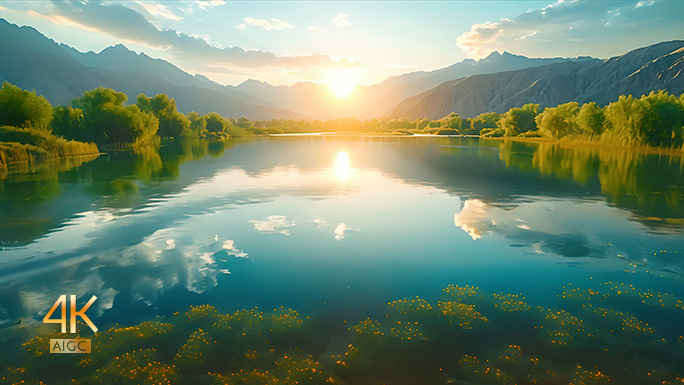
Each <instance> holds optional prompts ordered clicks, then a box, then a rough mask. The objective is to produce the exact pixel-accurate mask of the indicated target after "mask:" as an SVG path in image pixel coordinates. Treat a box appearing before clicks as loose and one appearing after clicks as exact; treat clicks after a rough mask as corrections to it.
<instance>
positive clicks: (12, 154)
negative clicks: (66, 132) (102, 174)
mask: <svg viewBox="0 0 684 385" xmlns="http://www.w3.org/2000/svg"><path fill="white" fill-rule="evenodd" d="M98 153H99V150H98V148H97V145H95V144H94V143H84V142H77V141H73V140H66V139H64V138H60V137H57V136H55V135H52V134H51V133H49V132H47V131H43V130H37V129H31V128H17V127H10V126H2V127H0V167H8V166H9V165H11V164H13V163H28V164H29V165H34V164H39V163H42V162H46V161H48V160H51V159H58V158H68V157H75V156H83V155H93V154H98Z"/></svg>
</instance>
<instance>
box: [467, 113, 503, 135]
mask: <svg viewBox="0 0 684 385" xmlns="http://www.w3.org/2000/svg"><path fill="white" fill-rule="evenodd" d="M499 119H501V115H499V114H497V113H496V112H486V113H483V114H480V115H478V116H476V117H474V118H473V119H472V120H471V121H470V125H471V128H472V129H473V130H475V131H476V132H480V131H482V129H484V128H491V129H495V128H498V127H499V126H498V123H499Z"/></svg>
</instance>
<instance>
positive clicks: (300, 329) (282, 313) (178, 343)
mask: <svg viewBox="0 0 684 385" xmlns="http://www.w3.org/2000/svg"><path fill="white" fill-rule="evenodd" d="M555 305H556V306H557V308H546V307H540V306H534V305H532V304H530V303H528V302H527V300H526V299H525V298H524V297H523V296H521V295H515V294H503V293H501V294H489V293H485V292H483V291H482V290H480V289H478V288H477V287H473V286H467V285H466V286H456V285H450V286H448V287H446V288H445V289H444V290H443V292H442V294H441V297H440V298H439V299H438V300H437V301H433V302H428V301H426V300H425V299H422V298H418V297H416V298H406V299H401V300H396V301H393V302H390V303H388V304H387V307H386V311H385V314H384V316H382V317H378V318H376V319H374V318H368V319H365V320H362V321H360V322H357V323H354V324H352V325H351V326H348V325H347V324H345V325H344V327H338V325H332V324H330V322H329V319H328V320H327V321H326V320H324V319H320V320H317V319H315V318H312V317H306V316H302V315H300V314H299V313H298V312H297V311H294V310H292V309H286V308H280V309H275V310H273V311H268V312H262V311H260V310H258V309H256V308H255V309H251V310H239V311H236V312H234V313H232V314H222V313H220V312H219V311H217V309H216V308H215V307H213V306H210V305H204V306H197V307H191V308H190V309H189V310H188V311H186V312H185V313H175V314H173V315H170V316H163V317H158V318H156V319H152V320H149V321H145V322H142V323H140V324H138V325H135V326H128V327H122V326H118V325H117V326H115V327H112V328H111V329H109V330H107V331H101V332H98V333H96V334H94V335H90V336H85V335H84V336H83V337H87V338H91V339H92V343H93V349H92V351H93V353H91V354H88V355H70V354H64V355H62V354H49V353H48V340H49V339H50V338H51V337H55V338H58V337H57V336H58V334H55V335H45V336H40V337H35V338H33V339H31V340H29V341H27V342H24V343H23V344H22V345H21V346H22V348H21V352H19V354H12V353H11V352H9V351H7V350H5V349H1V350H0V354H2V357H1V358H2V361H1V362H2V363H3V368H2V371H1V372H0V380H1V381H0V382H2V383H3V384H5V383H8V384H114V383H116V384H121V385H124V384H136V385H137V384H177V383H181V384H236V385H237V384H326V383H337V384H367V383H384V384H409V383H410V384H447V383H468V384H471V383H473V384H474V383H482V384H573V385H580V384H604V383H605V384H608V383H618V384H623V383H633V384H682V383H684V337H683V336H682V335H681V334H682V326H681V325H684V322H683V321H684V304H683V303H682V301H681V300H679V299H678V298H676V297H675V296H673V295H671V294H666V293H660V292H657V291H655V290H653V289H648V290H642V289H639V288H636V287H634V286H632V285H627V284H623V283H613V282H606V283H603V284H599V285H595V287H592V288H579V287H575V286H574V285H572V284H569V285H568V286H566V287H564V288H563V291H562V292H561V293H559V294H558V296H557V301H556V303H555ZM345 322H346V321H345ZM84 330H85V329H84ZM64 368H69V370H64Z"/></svg>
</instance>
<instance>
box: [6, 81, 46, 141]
mask: <svg viewBox="0 0 684 385" xmlns="http://www.w3.org/2000/svg"><path fill="white" fill-rule="evenodd" d="M51 120H52V105H51V104H50V102H48V101H47V99H45V98H44V97H42V96H37V95H36V93H35V92H31V91H25V90H22V89H21V88H19V87H17V86H15V85H13V84H10V83H9V82H3V83H2V88H1V89H0V125H7V126H16V127H33V128H38V129H41V130H48V129H49V128H50V121H51Z"/></svg>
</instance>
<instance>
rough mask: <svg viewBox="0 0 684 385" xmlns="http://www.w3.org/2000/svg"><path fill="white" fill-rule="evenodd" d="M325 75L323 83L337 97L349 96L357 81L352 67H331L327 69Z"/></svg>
mask: <svg viewBox="0 0 684 385" xmlns="http://www.w3.org/2000/svg"><path fill="white" fill-rule="evenodd" d="M325 75H326V76H325V81H324V83H325V84H326V85H327V86H328V87H329V88H330V91H331V92H332V93H333V95H335V96H336V97H338V98H346V97H349V94H351V92H352V91H353V90H354V87H356V83H357V82H358V75H357V74H356V71H355V70H353V69H347V68H333V69H330V70H328V71H327V73H326V74H325Z"/></svg>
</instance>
